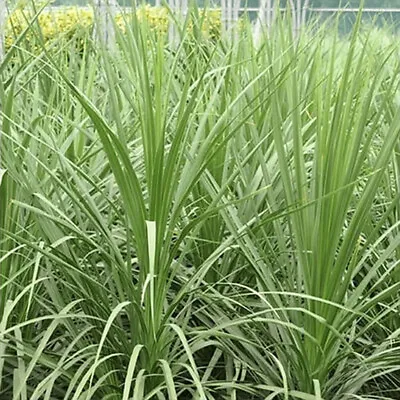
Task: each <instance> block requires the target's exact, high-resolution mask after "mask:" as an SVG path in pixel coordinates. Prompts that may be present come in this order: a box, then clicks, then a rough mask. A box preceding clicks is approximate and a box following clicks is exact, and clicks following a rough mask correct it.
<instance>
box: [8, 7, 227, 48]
mask: <svg viewBox="0 0 400 400" xmlns="http://www.w3.org/2000/svg"><path fill="white" fill-rule="evenodd" d="M32 16H33V13H32V12H30V11H25V10H24V8H22V7H20V8H18V9H17V10H16V11H14V12H13V13H12V14H11V15H10V17H9V18H8V20H7V23H6V32H5V45H6V49H8V48H10V47H11V45H12V44H13V42H14V39H15V37H17V36H18V35H19V34H20V33H21V32H22V31H23V30H24V29H25V28H26V27H27V26H28V24H29V20H30V19H31V18H32ZM136 17H137V20H138V21H139V22H144V21H146V23H147V24H148V25H149V27H150V29H152V30H154V31H157V32H160V33H166V32H167V31H168V25H169V16H168V10H167V8H165V7H152V6H150V5H146V6H143V7H139V8H138V9H137V11H136ZM200 17H201V21H202V26H201V30H202V32H203V34H204V35H205V36H206V37H208V38H216V37H218V36H219V33H220V29H221V12H220V10H218V9H210V10H202V11H201V12H200ZM131 19H132V14H129V13H123V14H122V13H119V14H117V15H116V17H115V23H116V26H117V27H118V29H120V30H121V31H122V32H124V31H125V30H126V23H129V21H130V20H131ZM93 21H94V15H93V10H92V9H90V8H84V7H62V8H61V7H60V8H59V9H56V8H52V9H48V10H44V11H43V12H42V13H41V14H40V15H39V17H38V19H37V24H38V26H39V27H40V34H41V37H42V39H43V41H44V43H48V42H51V41H53V40H55V39H60V38H61V37H63V36H64V37H66V38H68V39H71V38H73V37H74V38H76V39H77V40H78V42H80V43H81V42H82V41H83V40H84V39H85V38H88V37H90V34H91V32H92V28H93ZM192 28H193V23H190V24H189V28H188V29H189V30H192ZM27 39H28V41H29V40H33V35H32V34H29V35H27Z"/></svg>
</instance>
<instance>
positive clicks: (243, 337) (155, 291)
mask: <svg viewBox="0 0 400 400" xmlns="http://www.w3.org/2000/svg"><path fill="white" fill-rule="evenodd" d="M190 14H192V16H191V18H192V21H193V20H196V16H197V18H200V19H201V16H199V15H200V14H199V13H198V11H197V10H196V9H195V8H193V7H192V8H191V9H190ZM188 18H189V16H188ZM184 23H186V24H187V23H188V20H186V22H184ZM359 23H360V21H358V23H357V25H356V27H355V28H354V31H353V33H352V35H351V37H349V38H339V37H338V36H337V35H336V34H335V33H332V30H331V31H328V30H326V29H324V28H321V29H319V30H318V31H313V32H307V30H305V31H304V32H303V33H302V34H301V35H300V36H299V37H297V38H296V39H295V40H294V39H293V37H292V29H291V26H290V24H289V23H287V20H286V19H285V17H284V16H283V17H282V19H281V18H280V17H278V18H277V20H276V21H275V24H274V26H273V27H272V28H271V30H270V31H269V33H268V35H269V36H268V37H266V38H265V39H266V40H265V41H263V42H262V43H261V44H259V45H258V46H254V45H253V43H252V35H251V31H250V27H247V28H246V27H245V28H243V27H242V28H241V33H240V35H239V36H238V40H237V41H235V42H232V41H228V40H221V41H220V42H218V43H215V42H214V43H211V42H210V41H208V40H207V39H206V38H204V36H202V33H201V30H200V29H198V30H196V26H194V31H195V33H196V34H195V35H190V36H188V35H187V34H186V33H185V32H187V31H186V29H184V26H179V27H178V28H179V29H178V30H177V31H178V32H179V33H180V35H181V36H180V40H179V42H178V43H177V44H176V43H174V46H173V48H170V46H169V44H168V43H167V42H164V41H163V39H161V38H160V36H158V35H157V33H156V32H153V31H151V29H150V28H149V27H148V26H146V25H145V24H137V23H134V21H133V22H132V24H131V25H129V27H128V29H127V33H126V34H125V35H121V34H119V33H118V31H117V32H116V38H115V39H116V43H117V46H116V48H115V49H114V50H113V51H112V52H110V51H107V50H106V49H104V48H102V46H101V45H95V44H91V43H87V44H86V45H85V47H84V49H83V52H79V53H78V52H76V51H74V48H75V47H74V46H73V44H72V43H73V39H71V42H70V43H68V42H65V41H62V42H60V43H59V46H54V48H50V49H46V50H43V53H42V54H40V55H39V56H38V55H35V56H34V55H32V54H31V53H30V52H29V51H28V50H26V48H24V45H23V35H22V36H21V37H20V39H19V40H20V42H19V43H20V44H19V45H18V46H14V47H13V48H12V52H13V55H12V56H7V58H6V60H5V61H4V62H3V63H2V64H1V67H0V73H1V74H2V80H1V82H2V83H1V86H0V96H1V97H0V101H1V105H2V108H1V121H0V122H1V130H2V143H1V152H2V161H1V162H2V165H1V168H2V169H3V170H5V169H7V174H6V175H5V177H6V178H4V177H3V180H2V183H1V186H0V196H1V197H0V199H1V204H0V210H1V218H0V223H1V227H0V231H1V238H0V264H1V265H0V267H1V269H0V276H1V282H0V290H1V293H0V299H1V304H0V310H1V314H0V395H1V397H2V398H3V397H4V398H10V399H13V400H19V399H42V398H45V399H73V400H83V399H85V400H86V399H87V400H88V399H124V400H127V399H152V398H158V399H166V398H167V399H251V398H253V399H264V398H267V399H273V398H276V399H306V400H307V399H334V400H336V399H338V400H339V399H340V400H342V399H355V398H365V399H367V398H396V397H395V396H396V391H397V389H398V386H399V382H398V378H399V371H398V368H399V366H398V361H397V360H398V359H399V358H398V357H399V348H398V332H399V328H400V327H399V323H398V320H397V319H396V315H397V313H398V302H399V299H398V294H397V293H398V285H399V279H398V278H399V271H398V259H399V258H398V255H399V251H400V248H399V240H400V236H399V218H398V216H399V215H398V213H399V206H398V204H399V199H398V194H397V193H398V189H399V183H400V180H399V166H400V164H399V159H398V150H399V138H398V136H399V129H400V121H399V118H400V114H399V113H398V111H397V110H398V93H399V87H398V86H399V78H398V76H399V74H398V72H399V63H398V50H399V49H398V45H397V43H396V41H395V40H393V41H391V40H390V41H388V43H387V44H383V42H382V41H379V42H378V41H377V40H376V37H375V35H376V32H372V31H371V32H369V31H368V32H362V31H361V30H360V28H359ZM199 26H201V21H199ZM335 32H336V31H335ZM379 34H380V35H383V34H386V33H385V32H383V31H382V32H379ZM35 37H37V40H38V45H39V46H40V45H43V42H41V41H40V40H41V39H40V35H37V36H35Z"/></svg>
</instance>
